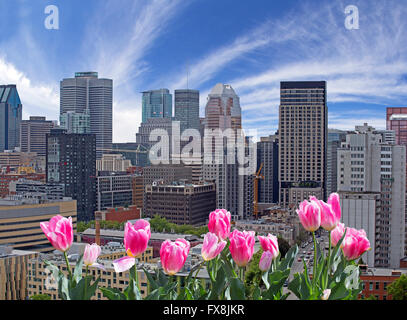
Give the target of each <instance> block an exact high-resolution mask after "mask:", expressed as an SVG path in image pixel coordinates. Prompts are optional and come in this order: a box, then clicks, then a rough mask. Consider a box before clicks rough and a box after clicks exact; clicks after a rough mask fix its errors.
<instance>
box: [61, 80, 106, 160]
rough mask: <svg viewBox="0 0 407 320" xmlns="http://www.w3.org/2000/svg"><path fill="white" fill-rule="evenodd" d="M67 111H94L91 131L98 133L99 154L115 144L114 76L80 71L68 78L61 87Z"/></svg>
mask: <svg viewBox="0 0 407 320" xmlns="http://www.w3.org/2000/svg"><path fill="white" fill-rule="evenodd" d="M60 90H61V92H60V95H61V96H60V99H61V106H60V107H61V109H60V114H61V115H63V114H64V113H67V112H69V111H72V112H74V113H77V114H86V113H87V112H88V114H89V115H90V133H93V134H95V135H96V152H97V158H98V159H100V158H101V157H102V155H103V152H104V150H109V149H111V148H112V139H113V138H112V136H113V80H111V79H99V78H98V73H97V72H77V73H75V78H70V79H64V80H62V81H61V87H60Z"/></svg>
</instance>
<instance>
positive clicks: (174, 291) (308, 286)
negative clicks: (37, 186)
mask: <svg viewBox="0 0 407 320" xmlns="http://www.w3.org/2000/svg"><path fill="white" fill-rule="evenodd" d="M297 214H298V216H299V219H300V222H301V224H302V225H303V227H304V228H305V229H306V230H307V231H309V232H311V233H312V235H313V239H314V266H313V269H312V274H310V272H309V270H308V269H307V266H306V264H305V262H304V271H303V272H302V273H296V274H295V275H294V277H293V280H292V281H291V282H290V283H289V284H288V289H289V290H290V291H288V292H285V293H284V292H283V291H284V290H283V286H284V283H286V282H288V279H289V276H290V272H291V267H292V264H293V262H294V260H295V257H296V255H297V253H298V246H297V245H295V246H293V247H291V248H290V250H289V251H288V252H287V253H286V255H285V257H281V254H280V252H279V247H278V241H277V237H275V236H273V235H271V234H269V235H268V236H266V237H263V236H258V237H257V238H258V240H259V242H260V244H261V247H262V250H263V253H262V255H261V258H260V262H259V269H260V270H261V272H262V284H261V285H260V286H256V288H255V289H254V292H253V293H252V294H251V295H250V296H246V295H247V290H246V287H245V282H244V277H245V269H246V267H247V265H248V264H249V262H250V261H251V260H252V257H253V253H254V244H255V232H254V231H239V230H233V232H231V215H230V212H228V211H227V210H225V209H217V210H216V211H214V212H211V213H210V215H209V223H208V229H209V232H208V233H207V234H206V235H205V237H204V241H203V245H202V251H201V255H202V259H203V261H202V262H201V263H199V264H198V265H196V266H194V267H193V268H192V270H191V271H190V273H189V275H188V276H187V277H186V278H185V281H184V282H183V284H182V285H181V284H180V283H179V282H178V281H175V275H176V274H177V273H178V272H180V271H181V269H182V268H183V266H184V264H185V262H186V259H187V257H188V254H189V250H190V243H189V242H188V241H186V240H185V239H177V240H175V241H170V240H166V241H164V242H163V244H162V246H161V249H160V260H161V265H162V270H161V269H157V270H156V271H155V273H150V272H149V271H147V270H145V269H143V270H144V273H145V275H146V277H147V279H148V282H149V288H150V290H149V293H148V295H147V297H146V298H145V299H146V300H245V299H254V300H285V299H286V298H287V297H288V295H290V294H291V292H292V293H294V294H295V295H296V296H297V297H298V299H301V300H328V299H329V300H350V299H357V296H358V295H359V293H360V292H361V290H362V285H361V283H360V279H359V267H358V265H357V264H356V263H355V260H356V259H358V258H359V257H360V256H361V255H362V254H363V253H364V252H365V251H367V250H369V249H370V243H369V240H368V239H367V238H366V233H365V232H364V231H363V230H355V229H352V228H345V226H344V225H343V224H342V223H340V222H339V221H340V218H341V208H340V204H339V195H338V194H336V193H334V194H332V195H330V197H329V199H328V202H327V203H325V202H324V201H321V200H318V199H316V198H315V197H311V198H310V201H307V200H305V201H303V202H302V203H301V204H300V206H299V209H298V210H297ZM41 227H42V229H43V230H44V232H45V234H46V235H47V237H48V239H49V241H50V242H51V244H52V245H53V246H54V247H55V248H56V249H58V250H60V251H62V252H64V255H65V257H66V252H67V250H68V249H69V247H70V245H71V244H72V239H73V236H72V221H71V219H66V218H63V217H60V216H57V217H54V218H52V219H51V221H50V222H49V223H44V224H41ZM320 227H322V228H324V229H325V230H327V231H328V232H329V252H328V254H327V256H325V254H324V253H323V252H322V251H321V249H320V247H319V244H318V243H317V241H316V237H315V232H316V231H317V230H318V229H319V228H320ZM150 237H151V232H150V224H149V222H148V221H146V220H143V219H140V220H138V221H137V222H136V223H135V224H131V223H130V222H128V223H127V224H126V226H125V230H124V246H125V249H126V253H127V255H126V256H125V257H122V258H120V259H118V260H115V261H114V262H113V266H114V269H115V271H116V272H124V271H127V270H130V271H129V275H130V279H129V285H128V287H127V288H126V289H125V290H123V291H121V290H119V289H117V288H106V287H100V290H101V291H102V292H103V295H104V297H106V298H108V299H111V300H141V299H142V298H141V294H140V290H139V285H138V272H137V258H138V257H140V256H141V255H142V254H143V252H144V251H145V250H146V249H147V245H148V242H149V240H150ZM99 254H100V247H99V246H97V245H96V244H93V245H92V246H90V245H87V246H86V248H85V252H84V255H83V256H82V257H81V258H80V259H79V262H78V264H77V265H76V267H75V273H74V274H72V272H71V271H70V268H69V263H68V260H66V261H67V267H68V271H69V272H68V273H69V275H68V279H67V278H65V276H64V275H63V274H62V273H61V272H60V271H59V270H58V268H57V267H55V266H52V264H50V263H47V264H48V265H49V266H50V267H51V270H53V272H54V275H55V276H56V279H58V281H57V282H58V287H59V297H60V298H61V299H85V300H86V299H91V298H92V296H93V295H94V293H95V290H96V289H97V285H98V282H99V279H98V280H96V281H95V282H94V283H93V284H91V280H92V279H90V277H88V276H87V272H86V276H85V278H83V279H82V276H81V275H82V272H81V271H82V267H83V264H85V266H86V271H87V268H88V267H89V266H92V265H96V266H100V265H98V264H97V263H96V260H97V258H98V256H99ZM100 267H101V266H100ZM203 267H206V270H207V272H208V275H209V278H210V285H209V287H207V286H204V285H202V283H201V281H199V280H198V279H197V275H198V273H199V271H200V270H201V268H203Z"/></svg>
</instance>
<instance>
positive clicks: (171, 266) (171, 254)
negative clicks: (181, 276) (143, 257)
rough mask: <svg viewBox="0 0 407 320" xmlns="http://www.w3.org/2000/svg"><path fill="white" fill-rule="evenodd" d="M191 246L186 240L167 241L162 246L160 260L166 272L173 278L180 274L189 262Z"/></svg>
mask: <svg viewBox="0 0 407 320" xmlns="http://www.w3.org/2000/svg"><path fill="white" fill-rule="evenodd" d="M190 247H191V246H190V244H189V242H188V241H186V240H185V239H177V240H175V242H172V241H170V240H165V241H164V242H163V244H162V245H161V249H160V259H161V265H162V267H163V269H164V272H165V273H166V274H168V275H170V276H173V275H174V274H176V273H177V272H179V271H180V270H181V269H182V267H183V266H184V264H185V261H186V260H187V257H188V253H189V249H190Z"/></svg>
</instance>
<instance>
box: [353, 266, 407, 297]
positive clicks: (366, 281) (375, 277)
mask: <svg viewBox="0 0 407 320" xmlns="http://www.w3.org/2000/svg"><path fill="white" fill-rule="evenodd" d="M360 269H361V275H360V281H361V282H362V283H363V290H362V293H361V294H360V295H359V298H361V299H364V298H368V297H370V296H374V297H375V298H376V299H377V300H392V296H391V295H390V294H389V293H388V289H389V286H390V284H392V283H393V282H394V281H396V280H398V279H399V278H400V276H401V275H402V274H406V275H407V269H399V270H396V269H387V268H368V267H367V266H360Z"/></svg>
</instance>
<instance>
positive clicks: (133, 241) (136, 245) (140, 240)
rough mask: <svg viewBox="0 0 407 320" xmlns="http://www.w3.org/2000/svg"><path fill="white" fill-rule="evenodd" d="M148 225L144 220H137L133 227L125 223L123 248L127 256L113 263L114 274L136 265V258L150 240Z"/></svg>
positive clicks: (144, 249)
mask: <svg viewBox="0 0 407 320" xmlns="http://www.w3.org/2000/svg"><path fill="white" fill-rule="evenodd" d="M150 237H151V232H150V223H149V222H148V221H146V220H143V219H140V220H137V221H136V223H135V224H134V225H132V224H131V223H130V222H127V223H126V226H125V228H124V246H125V248H126V253H127V256H125V257H123V258H120V259H117V260H115V261H113V266H114V268H115V270H116V272H123V271H127V270H129V269H130V268H131V267H133V266H134V264H135V263H136V258H138V257H140V256H141V255H142V254H143V252H144V251H146V249H147V245H148V241H149V240H150Z"/></svg>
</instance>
